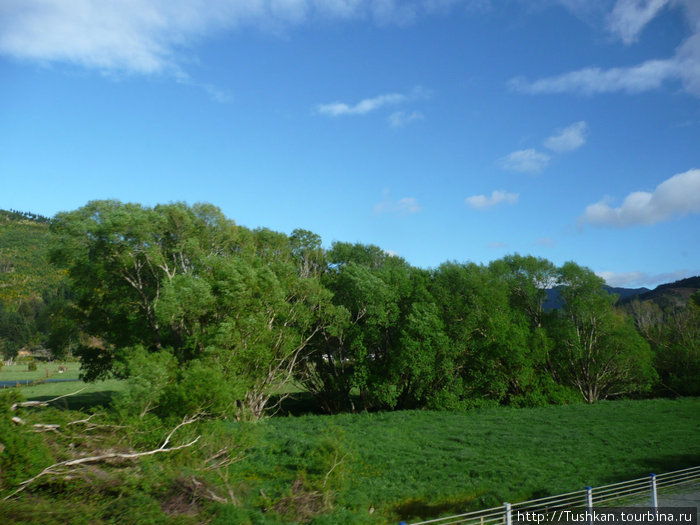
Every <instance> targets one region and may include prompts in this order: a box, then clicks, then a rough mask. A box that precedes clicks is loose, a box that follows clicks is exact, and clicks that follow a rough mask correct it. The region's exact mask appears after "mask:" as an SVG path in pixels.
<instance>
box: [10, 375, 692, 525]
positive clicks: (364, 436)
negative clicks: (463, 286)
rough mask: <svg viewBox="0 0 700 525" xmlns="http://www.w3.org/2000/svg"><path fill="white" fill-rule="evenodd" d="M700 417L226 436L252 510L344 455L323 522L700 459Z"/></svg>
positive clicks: (602, 412)
mask: <svg viewBox="0 0 700 525" xmlns="http://www.w3.org/2000/svg"><path fill="white" fill-rule="evenodd" d="M74 372H75V374H76V375H77V369H75V370H74ZM8 373H20V374H21V373H23V372H21V371H17V370H14V371H13V370H10V371H8ZM69 373H73V371H71V372H69ZM61 375H64V374H61ZM0 380H2V377H1V376H0ZM124 385H125V382H123V381H117V380H109V381H104V382H97V383H92V384H85V383H81V382H70V383H53V384H52V383H46V384H41V385H36V386H30V387H22V388H21V390H22V392H23V394H24V396H25V397H26V398H28V399H44V400H45V399H50V398H53V397H56V396H59V395H63V394H67V393H71V392H75V391H76V390H78V389H80V388H83V387H84V388H85V390H83V391H81V392H80V393H79V394H77V395H74V396H70V397H66V398H63V399H60V400H58V401H56V402H55V403H53V404H54V405H55V406H57V407H58V408H69V409H84V408H87V407H90V406H94V405H107V404H108V403H109V400H110V398H111V396H112V395H113V394H114V393H115V392H118V391H120V390H121V389H123V387H124ZM307 401H308V400H307ZM288 406H291V407H294V408H295V409H294V410H292V411H291V412H292V413H296V414H300V413H303V412H305V411H308V410H313V406H312V404H311V403H306V402H301V403H296V404H290V405H288ZM286 412H287V411H286V410H285V413H286ZM699 422H700V398H681V399H676V400H671V399H653V400H642V401H626V400H621V401H605V402H599V403H596V404H594V405H585V404H579V405H570V406H547V407H540V408H520V409H516V408H508V407H495V408H489V409H481V410H472V411H469V412H432V411H399V412H378V413H362V414H340V415H335V416H323V415H317V414H307V415H303V416H291V415H290V416H284V417H279V416H278V417H271V418H268V419H265V420H263V421H262V422H259V423H256V424H243V423H233V422H231V423H223V425H224V431H225V432H226V433H228V432H229V431H230V433H231V434H235V435H238V434H239V433H241V434H242V435H247V438H246V442H247V443H249V445H248V446H247V447H246V450H245V452H244V459H243V460H241V461H239V462H237V463H234V464H233V465H232V466H231V475H232V479H234V480H235V481H234V486H235V491H236V493H237V494H238V495H239V497H240V498H241V501H242V502H245V503H244V504H245V506H246V507H248V508H250V509H266V508H268V505H269V502H270V501H279V499H280V498H284V497H288V496H289V495H290V494H293V487H294V485H295V482H298V481H299V480H300V479H303V480H312V479H315V480H316V489H318V483H319V480H323V479H324V473H325V472H326V471H327V470H328V465H329V463H328V462H327V461H326V463H324V461H325V460H328V458H329V457H330V458H331V460H333V459H340V460H341V461H340V462H339V464H338V466H337V468H335V470H334V474H333V475H334V476H335V477H336V478H337V480H336V481H335V482H334V485H333V490H334V491H335V511H334V514H333V515H332V516H328V518H330V521H329V520H326V521H323V520H321V521H319V523H340V522H345V523H366V522H368V523H397V522H398V521H399V520H405V521H413V520H417V519H421V518H423V519H426V518H432V517H437V516H440V515H449V514H455V513H460V512H464V511H467V510H476V509H480V508H487V507H492V506H497V505H501V504H502V503H503V502H504V501H509V502H512V503H515V502H517V501H522V500H526V499H531V498H536V497H542V496H546V495H554V494H560V493H564V492H570V491H574V490H580V489H582V488H583V487H585V486H586V485H591V486H599V485H603V484H607V483H614V482H617V481H622V480H627V479H633V478H638V477H643V476H647V475H648V474H649V473H651V472H655V473H662V472H667V471H670V470H676V469H680V468H685V467H689V466H695V465H700V434H699V432H698V430H699V424H698V423H699ZM324 454H325V456H324ZM319 458H320V459H319ZM330 464H332V461H331V463H330ZM324 465H325V466H324ZM314 476H315V478H314ZM309 483H311V482H309ZM370 508H374V509H376V510H375V512H374V513H373V514H372V515H370V514H369V509H370Z"/></svg>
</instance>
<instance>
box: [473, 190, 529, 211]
mask: <svg viewBox="0 0 700 525" xmlns="http://www.w3.org/2000/svg"><path fill="white" fill-rule="evenodd" d="M518 197H519V195H518V194H517V193H508V192H507V191H504V190H494V191H493V192H492V193H491V196H490V197H487V196H486V195H473V196H471V197H467V198H466V203H467V204H468V205H469V206H470V207H471V208H474V209H476V210H485V209H486V208H492V207H493V206H496V205H497V204H501V203H502V202H503V203H506V204H515V203H516V202H518Z"/></svg>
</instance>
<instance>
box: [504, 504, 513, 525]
mask: <svg viewBox="0 0 700 525" xmlns="http://www.w3.org/2000/svg"><path fill="white" fill-rule="evenodd" d="M503 507H504V508H505V513H506V525H513V516H512V515H511V510H510V503H504V504H503Z"/></svg>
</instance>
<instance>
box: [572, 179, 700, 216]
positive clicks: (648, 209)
mask: <svg viewBox="0 0 700 525" xmlns="http://www.w3.org/2000/svg"><path fill="white" fill-rule="evenodd" d="M608 200H609V199H603V200H601V201H600V202H597V203H595V204H591V205H590V206H588V207H587V208H586V211H585V213H584V214H583V216H582V217H581V219H580V221H581V222H582V223H588V224H592V225H594V226H609V227H616V228H625V227H627V226H635V225H640V224H641V225H650V224H655V223H657V222H661V221H665V220H668V219H670V218H671V217H673V216H674V215H685V214H687V213H700V169H693V170H689V171H686V172H685V173H679V174H678V175H674V176H673V177H671V178H670V179H667V180H665V181H664V182H662V183H661V184H659V185H658V186H657V187H656V189H655V190H654V191H653V192H652V193H648V192H644V191H635V192H633V193H630V194H629V195H628V196H627V197H625V200H624V201H623V202H622V205H621V206H620V207H618V208H612V207H610V205H609V204H608Z"/></svg>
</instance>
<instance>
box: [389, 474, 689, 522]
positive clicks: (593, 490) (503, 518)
mask: <svg viewBox="0 0 700 525" xmlns="http://www.w3.org/2000/svg"><path fill="white" fill-rule="evenodd" d="M696 484H700V467H691V468H687V469H683V470H675V471H673V472H666V473H665V474H659V475H656V474H651V475H649V476H648V477H645V478H637V479H632V480H630V481H622V482H620V483H612V484H611V485H603V486H602V487H586V488H585V489H583V490H577V491H575V492H569V493H567V494H558V495H556V496H548V497H546V498H539V499H533V500H528V501H521V502H520V503H513V504H510V503H504V504H503V506H502V507H493V508H490V509H485V510H477V511H474V512H467V513H466V514H458V515H456V516H448V517H446V518H437V519H433V520H428V521H421V522H417V523H413V524H412V525H426V524H435V525H496V524H498V525H511V524H512V523H513V516H517V513H518V512H520V513H524V512H530V513H534V514H541V515H545V516H546V515H551V514H553V513H555V512H557V511H560V510H564V509H566V510H575V509H592V508H593V507H594V506H600V507H608V506H612V505H613V504H616V505H618V506H619V505H623V504H626V503H631V502H639V501H640V500H641V501H643V500H644V499H646V498H648V499H647V500H646V501H648V502H649V506H651V507H657V506H658V494H659V493H665V492H669V491H671V490H673V489H677V488H683V487H687V486H693V485H696ZM401 523H402V524H403V523H405V522H401Z"/></svg>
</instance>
